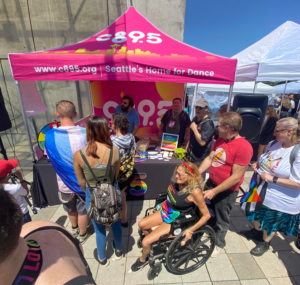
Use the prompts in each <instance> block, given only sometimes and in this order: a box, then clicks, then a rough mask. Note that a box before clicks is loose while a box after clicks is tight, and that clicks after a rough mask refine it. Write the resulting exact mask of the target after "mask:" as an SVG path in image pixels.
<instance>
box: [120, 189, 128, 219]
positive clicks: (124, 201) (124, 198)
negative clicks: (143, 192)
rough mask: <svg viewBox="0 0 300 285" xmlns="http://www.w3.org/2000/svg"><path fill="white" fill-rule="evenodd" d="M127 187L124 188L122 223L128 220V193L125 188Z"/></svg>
mask: <svg viewBox="0 0 300 285" xmlns="http://www.w3.org/2000/svg"><path fill="white" fill-rule="evenodd" d="M126 188H127V187H125V188H124V189H122V191H121V193H122V212H121V223H122V224H124V223H126V222H127V202H126V194H125V190H126Z"/></svg>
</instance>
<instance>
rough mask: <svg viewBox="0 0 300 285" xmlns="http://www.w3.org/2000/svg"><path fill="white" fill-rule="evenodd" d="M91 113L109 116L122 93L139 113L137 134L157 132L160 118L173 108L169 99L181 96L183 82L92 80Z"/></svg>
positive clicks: (118, 102) (109, 117)
mask: <svg viewBox="0 0 300 285" xmlns="http://www.w3.org/2000/svg"><path fill="white" fill-rule="evenodd" d="M91 89H92V95H93V105H94V113H95V115H96V116H105V117H107V118H108V119H111V117H112V114H113V113H114V110H115V108H116V107H117V106H118V105H119V104H121V101H122V97H123V96H124V95H130V96H131V97H132V98H133V100H134V103H135V109H136V110H137V111H138V113H139V116H140V127H139V131H138V135H141V134H158V128H159V125H160V120H161V118H162V116H163V115H164V113H165V112H166V111H167V110H168V109H170V108H172V101H173V99H174V98H176V97H179V98H181V99H182V96H183V92H184V84H182V83H165V82H156V83H154V82H109V81H108V82H100V81H94V82H92V83H91Z"/></svg>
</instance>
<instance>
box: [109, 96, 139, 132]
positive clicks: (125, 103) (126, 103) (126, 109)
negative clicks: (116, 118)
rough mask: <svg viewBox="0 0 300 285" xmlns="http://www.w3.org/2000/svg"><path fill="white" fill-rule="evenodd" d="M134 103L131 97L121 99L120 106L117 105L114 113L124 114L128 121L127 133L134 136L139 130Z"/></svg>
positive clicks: (137, 115)
mask: <svg viewBox="0 0 300 285" xmlns="http://www.w3.org/2000/svg"><path fill="white" fill-rule="evenodd" d="M133 106H134V101H133V99H132V97H131V96H129V95H125V96H124V97H123V98H122V104H121V105H118V106H117V107H116V109H115V111H114V114H116V113H122V114H124V115H125V116H126V117H127V119H128V121H129V129H128V133H132V135H133V136H134V135H135V134H136V132H137V131H138V129H139V124H140V118H139V114H138V112H137V110H136V109H134V108H133Z"/></svg>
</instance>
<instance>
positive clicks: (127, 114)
mask: <svg viewBox="0 0 300 285" xmlns="http://www.w3.org/2000/svg"><path fill="white" fill-rule="evenodd" d="M130 112H131V109H130V110H129V111H128V113H127V115H126V118H127V117H128V115H129V113H130Z"/></svg>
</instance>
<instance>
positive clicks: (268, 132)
mask: <svg viewBox="0 0 300 285" xmlns="http://www.w3.org/2000/svg"><path fill="white" fill-rule="evenodd" d="M267 116H268V117H267V119H266V121H265V123H264V125H263V128H262V131H261V134H260V137H259V140H258V143H259V145H258V152H257V159H259V158H260V156H261V155H262V154H263V153H265V152H266V150H267V146H268V143H269V142H270V141H272V140H274V139H275V137H274V135H273V133H274V129H275V126H276V123H277V121H278V115H277V114H276V110H275V108H274V106H273V105H269V106H268V109H267Z"/></svg>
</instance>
